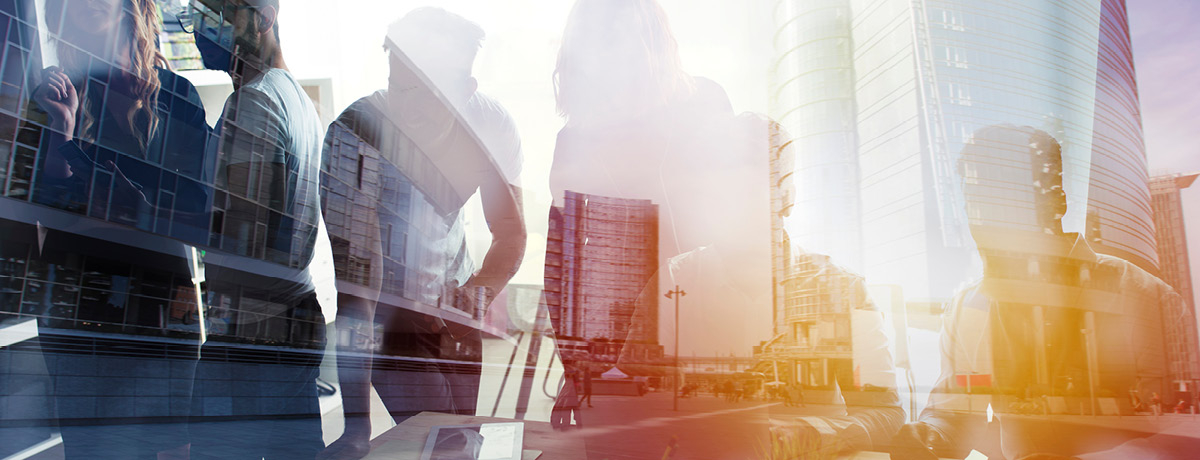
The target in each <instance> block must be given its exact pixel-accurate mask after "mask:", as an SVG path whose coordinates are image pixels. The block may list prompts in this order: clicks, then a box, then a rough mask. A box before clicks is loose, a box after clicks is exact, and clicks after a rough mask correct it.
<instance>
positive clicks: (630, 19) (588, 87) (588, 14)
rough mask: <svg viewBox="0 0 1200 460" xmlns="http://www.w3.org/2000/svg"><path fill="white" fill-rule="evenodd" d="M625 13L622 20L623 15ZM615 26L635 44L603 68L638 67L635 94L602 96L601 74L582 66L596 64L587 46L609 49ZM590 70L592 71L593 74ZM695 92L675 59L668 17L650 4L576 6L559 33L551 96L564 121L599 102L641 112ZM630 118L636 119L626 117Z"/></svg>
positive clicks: (611, 0) (625, 1)
mask: <svg viewBox="0 0 1200 460" xmlns="http://www.w3.org/2000/svg"><path fill="white" fill-rule="evenodd" d="M622 13H624V16H623V15H622ZM614 26H617V27H619V26H626V27H632V29H633V30H632V32H633V34H634V35H635V36H634V37H629V38H632V39H634V40H633V43H631V44H630V45H628V46H627V47H626V48H625V49H615V50H614V51H616V52H618V53H620V55H619V56H618V57H617V58H616V59H613V60H612V61H613V62H607V63H604V64H607V65H609V66H621V65H639V64H640V65H642V66H643V70H644V71H645V74H644V75H641V76H640V77H641V81H638V82H635V83H637V84H640V85H641V87H640V88H638V89H640V90H642V91H644V92H645V94H638V93H637V92H636V91H632V92H627V93H626V94H605V93H604V92H603V90H601V91H597V89H601V88H603V87H604V85H603V84H601V83H602V80H601V79H602V78H603V77H602V76H601V75H600V74H601V73H602V72H595V71H589V69H585V68H583V67H582V66H581V65H580V64H581V62H582V61H583V60H584V59H591V58H595V56H594V54H595V53H590V52H589V51H588V50H587V49H586V47H587V46H588V45H589V44H602V46H619V45H613V40H611V38H613V37H605V36H603V35H604V34H605V33H606V32H607V33H610V34H611V33H612V32H613V31H612V28H613V27H614ZM592 70H594V69H592ZM694 91H695V83H694V81H693V80H692V77H691V76H689V75H688V74H687V73H686V72H684V71H683V64H682V61H681V60H680V58H679V45H678V44H677V43H676V41H675V37H674V36H673V35H672V34H671V29H670V26H669V25H668V23H667V15H666V12H665V11H663V9H662V7H661V6H660V5H659V4H658V3H657V2H656V1H654V0H579V1H578V2H576V3H575V6H574V7H572V8H571V13H570V15H569V16H568V18H567V27H566V30H564V31H563V38H562V45H561V47H560V48H559V51H558V60H557V62H556V66H555V69H554V96H555V99H556V101H557V106H558V112H559V114H561V115H563V116H564V117H566V118H567V119H568V121H570V120H572V119H573V118H578V117H579V116H581V115H582V116H587V115H586V114H588V112H589V111H592V110H596V109H597V107H594V105H595V104H596V103H597V102H599V103H601V104H605V103H607V104H606V105H608V106H609V108H612V109H620V110H632V111H634V112H636V111H637V110H638V109H639V108H641V109H645V108H648V107H651V106H653V105H656V104H657V105H665V104H668V103H671V102H673V101H675V100H678V99H682V98H686V97H688V96H690V95H691V94H692V93H693V92H694ZM627 115H629V116H633V115H634V113H629V114H627Z"/></svg>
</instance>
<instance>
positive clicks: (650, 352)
mask: <svg viewBox="0 0 1200 460" xmlns="http://www.w3.org/2000/svg"><path fill="white" fill-rule="evenodd" d="M657 270H658V205H656V204H654V203H651V202H650V201H649V200H628V199H621V198H610V197H603V196H596V195H588V194H583V193H576V192H573V191H570V190H568V191H567V192H566V196H565V197H564V199H563V206H562V207H561V208H560V207H554V208H553V209H552V210H551V211H550V233H549V235H548V238H547V245H546V281H545V286H546V306H547V308H548V309H549V313H550V320H551V321H552V322H553V324H554V330H555V331H556V335H557V338H558V340H559V343H560V344H561V345H560V346H563V347H564V349H570V348H582V349H583V350H586V351H588V352H589V353H588V354H587V355H590V356H592V357H593V359H601V360H607V361H612V362H615V361H616V358H617V355H619V354H626V355H627V359H630V360H633V361H645V360H648V359H651V358H660V357H661V356H662V346H661V345H659V341H658V303H659V296H658V282H657V281H658V280H657V277H656V272H657ZM568 341H578V342H580V343H579V344H578V345H576V346H575V347H570V348H568V347H567V343H568Z"/></svg>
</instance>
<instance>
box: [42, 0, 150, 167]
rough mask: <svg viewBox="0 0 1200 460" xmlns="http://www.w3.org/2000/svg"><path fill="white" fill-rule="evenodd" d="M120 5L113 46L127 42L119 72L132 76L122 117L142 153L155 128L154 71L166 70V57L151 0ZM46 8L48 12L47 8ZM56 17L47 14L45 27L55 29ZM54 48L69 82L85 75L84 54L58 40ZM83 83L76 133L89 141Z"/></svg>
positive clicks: (89, 114)
mask: <svg viewBox="0 0 1200 460" xmlns="http://www.w3.org/2000/svg"><path fill="white" fill-rule="evenodd" d="M52 1H54V0H52ZM58 2H61V0H58ZM56 3H57V2H56ZM122 3H123V5H122V8H121V13H120V14H121V20H120V22H119V25H118V26H117V27H118V28H117V30H116V31H115V33H117V34H124V36H123V37H115V41H114V44H116V43H121V41H122V39H125V40H128V44H127V45H125V46H128V47H129V68H128V69H122V70H123V71H126V72H128V73H130V74H131V75H132V76H133V80H132V82H131V84H130V90H131V92H132V94H133V104H132V105H131V106H130V107H129V112H128V113H126V114H125V117H126V118H125V120H126V121H127V122H129V126H130V128H131V129H132V130H133V132H132V133H131V134H132V135H133V137H134V138H135V139H136V140H137V143H138V145H139V146H140V147H141V148H142V150H145V149H146V148H147V147H148V144H149V142H150V137H151V135H152V134H153V133H154V132H155V131H156V130H157V129H158V122H159V120H158V114H157V113H156V112H155V108H156V107H157V106H158V92H159V90H160V89H161V88H162V82H161V81H159V79H158V69H159V68H166V67H167V58H166V57H165V56H164V55H163V54H162V51H160V50H159V49H158V36H159V34H160V33H161V31H162V20H161V19H160V16H159V11H158V6H157V5H155V3H154V0H123V1H122ZM46 9H47V10H48V11H49V10H51V8H50V6H47V8H46ZM60 17H61V16H58V15H48V18H47V19H48V20H49V19H51V18H53V19H54V20H53V21H50V23H49V24H48V25H49V26H50V27H51V28H52V30H53V29H58V26H59V25H60V24H59V22H60V21H59V20H58V19H59V18H60ZM56 45H57V50H58V55H59V62H61V63H62V66H63V68H64V70H65V71H66V73H67V75H70V76H72V80H74V79H75V77H77V76H80V75H86V74H87V70H88V61H89V60H90V59H89V56H88V54H87V53H86V52H84V51H82V50H80V49H79V48H77V47H75V46H72V45H70V44H67V43H65V42H64V41H62V40H60V41H58V42H57V44H56ZM83 83H84V84H82V85H78V86H77V89H78V91H79V101H80V105H79V112H80V115H79V122H78V123H77V132H78V135H79V137H80V138H82V139H83V140H86V141H89V142H93V141H94V140H95V138H96V133H95V129H96V120H94V119H93V115H92V111H91V105H92V101H91V98H89V97H88V94H87V86H88V85H87V84H86V81H84V82H83ZM140 117H144V120H145V122H144V123H138V120H139V118H140Z"/></svg>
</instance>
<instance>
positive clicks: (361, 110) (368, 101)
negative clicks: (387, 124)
mask: <svg viewBox="0 0 1200 460" xmlns="http://www.w3.org/2000/svg"><path fill="white" fill-rule="evenodd" d="M386 103H387V90H383V89H381V90H379V91H376V92H374V93H371V94H368V95H366V96H363V97H360V98H358V99H357V100H355V101H354V102H351V103H350V105H348V106H346V108H345V109H344V110H342V113H341V114H340V115H338V120H339V121H344V120H361V119H362V118H363V117H377V116H381V115H382V114H383V111H384V108H385V107H386V105H385V104H386Z"/></svg>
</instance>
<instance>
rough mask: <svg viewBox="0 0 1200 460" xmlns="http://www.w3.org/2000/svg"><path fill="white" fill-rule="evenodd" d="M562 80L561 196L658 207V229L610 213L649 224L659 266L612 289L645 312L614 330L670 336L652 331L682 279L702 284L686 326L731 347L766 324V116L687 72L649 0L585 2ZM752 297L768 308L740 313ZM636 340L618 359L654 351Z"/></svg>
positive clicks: (638, 336) (579, 5) (572, 19)
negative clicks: (746, 110) (738, 110)
mask: <svg viewBox="0 0 1200 460" xmlns="http://www.w3.org/2000/svg"><path fill="white" fill-rule="evenodd" d="M554 83H555V90H556V96H557V102H558V109H559V112H560V113H561V114H562V115H563V116H564V117H565V118H566V126H564V127H563V128H562V130H561V131H560V132H559V134H558V140H557V143H556V146H555V152H554V164H553V167H552V169H551V173H550V188H551V191H552V192H553V194H554V200H555V203H556V205H558V206H561V205H562V204H563V200H564V194H565V192H566V191H572V192H576V193H581V194H586V195H588V196H590V197H605V198H615V199H626V200H627V199H634V200H649V201H650V203H652V204H654V205H656V206H657V214H658V215H657V217H658V218H657V229H651V230H645V229H642V227H641V226H640V225H637V224H633V223H632V222H634V221H636V220H637V218H636V217H635V216H621V215H617V216H613V217H612V220H611V222H610V224H609V225H617V224H614V223H612V222H618V223H619V222H631V223H630V228H629V229H619V228H618V229H612V230H613V231H616V232H619V233H627V232H626V230H628V232H633V233H634V234H636V233H637V232H639V231H643V232H645V231H653V233H655V235H653V236H654V237H656V238H657V245H656V246H657V248H656V249H657V258H656V259H655V260H653V261H651V262H650V263H651V264H653V266H652V267H650V270H649V272H651V273H655V274H654V275H653V276H651V277H645V278H644V279H639V280H637V282H636V283H628V284H629V285H624V286H622V289H626V290H628V289H629V288H631V287H632V288H634V290H633V292H634V293H636V298H623V299H612V300H613V301H616V302H623V303H629V302H634V303H635V304H636V311H637V313H635V314H634V315H633V316H632V320H631V321H630V323H631V324H629V327H628V328H627V329H625V328H620V329H621V330H627V331H629V332H628V337H608V338H609V339H613V340H616V341H618V342H622V343H628V344H633V343H637V342H641V341H652V342H660V343H661V341H659V340H654V339H653V338H654V337H658V336H659V334H658V332H659V330H663V328H659V327H658V324H659V315H658V308H657V307H656V305H657V304H658V303H659V302H658V301H659V300H661V299H660V296H661V295H662V294H665V293H666V292H667V291H670V290H672V289H673V288H674V287H675V285H676V284H678V285H680V287H681V288H682V289H684V290H685V291H687V292H688V293H689V294H694V296H691V295H690V296H689V297H687V299H686V301H685V303H686V304H687V305H688V310H689V311H688V312H685V314H683V315H681V317H680V318H681V322H682V323H684V324H685V325H686V326H684V327H683V329H684V330H685V331H688V332H686V333H685V335H690V336H691V337H706V338H708V339H709V340H714V342H713V343H712V344H711V345H712V346H713V347H715V348H719V349H721V350H725V349H727V348H726V346H727V345H733V344H735V343H737V344H740V343H743V342H745V341H748V340H749V338H748V335H747V334H753V333H754V332H757V331H756V330H755V329H761V330H762V332H763V333H764V334H765V333H767V331H766V325H767V324H769V318H770V316H769V311H770V310H769V308H770V293H771V287H770V272H769V268H770V257H769V244H768V242H769V241H770V233H769V202H770V195H769V188H768V187H767V177H768V170H767V123H765V121H764V120H763V119H762V118H761V117H758V116H754V115H749V114H747V115H740V116H739V115H736V114H735V113H734V111H733V107H732V105H731V104H730V101H729V98H728V97H727V96H726V94H725V91H724V90H723V89H722V88H721V87H720V86H719V85H718V84H716V83H714V82H713V81H711V80H708V79H704V78H698V77H693V76H691V75H688V73H687V72H685V71H684V70H683V68H682V63H681V59H680V55H679V49H678V45H677V43H676V41H675V38H674V37H673V35H672V33H671V31H670V27H669V25H668V23H667V18H666V15H665V13H664V11H663V9H662V8H661V7H660V6H659V5H658V3H657V2H655V1H652V0H580V1H578V2H576V4H575V7H574V8H573V9H572V11H571V13H570V16H569V18H568V20H567V27H566V31H565V32H564V33H563V40H562V47H561V49H560V51H559V55H558V60H557V67H556V69H555V74H554ZM589 200H591V199H589ZM590 202H591V203H597V204H598V203H599V201H595V200H591V201H590ZM626 209H632V208H626ZM606 212H611V211H608V210H606ZM630 212H633V211H630ZM639 229H642V230H639ZM591 239H592V240H593V241H594V242H593V244H601V245H604V244H607V243H604V242H600V241H598V239H597V238H596V237H592V238H591ZM613 244H616V243H615V242H613ZM630 262H633V263H641V262H635V261H634V260H632V259H630V260H629V261H625V263H630ZM668 262H670V263H668ZM668 267H673V269H672V271H668ZM639 270H643V271H645V270H644V267H643V268H639ZM685 283H686V284H685ZM635 284H636V285H635ZM638 289H640V291H639V290H638ZM751 305H753V306H754V307H753V308H761V315H759V314H749V315H747V314H742V313H738V314H736V315H735V311H734V310H730V309H731V308H735V306H736V308H737V309H739V310H740V309H742V308H751V307H750V306H751ZM743 306H744V307H743ZM743 313H749V312H748V311H747V312H743ZM755 313H759V311H758V310H755ZM665 321H670V317H665ZM759 323H761V324H759ZM665 324H670V323H665ZM597 329H598V330H599V329H600V328H597ZM651 329H658V330H651ZM671 329H673V325H672V326H671V327H670V328H667V329H665V330H666V331H668V332H669V331H670V330H671ZM578 332H581V331H572V334H574V333H578ZM665 337H670V336H669V335H667V336H665ZM626 339H628V341H626ZM743 339H744V340H743ZM685 340H686V337H685ZM631 347H633V345H626V346H625V347H624V348H625V349H624V350H622V356H623V358H622V359H625V358H624V357H627V356H631V355H633V356H639V355H640V356H643V358H639V359H645V358H644V356H645V355H646V352H647V350H633V349H631ZM651 351H652V350H651ZM631 352H632V353H631Z"/></svg>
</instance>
